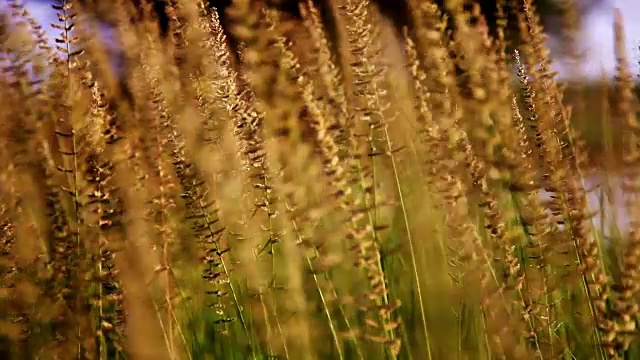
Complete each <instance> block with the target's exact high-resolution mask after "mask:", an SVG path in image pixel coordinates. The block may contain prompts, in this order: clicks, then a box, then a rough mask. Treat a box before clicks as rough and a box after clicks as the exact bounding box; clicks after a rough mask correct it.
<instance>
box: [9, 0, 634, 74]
mask: <svg viewBox="0 0 640 360" xmlns="http://www.w3.org/2000/svg"><path fill="white" fill-rule="evenodd" d="M4 1H6V0H0V2H4ZM23 3H24V4H25V5H26V6H27V8H28V9H29V11H30V12H31V14H32V16H33V17H35V18H36V19H38V20H39V21H40V22H41V23H42V24H47V25H45V28H46V29H47V31H48V32H49V33H50V34H51V36H52V38H53V37H54V36H55V35H56V31H57V30H55V29H53V28H51V26H49V25H48V24H49V23H50V22H51V21H52V20H55V18H56V16H55V10H53V9H52V8H51V6H50V5H49V2H48V1H45V2H42V1H37V0H23ZM615 7H618V8H620V9H621V10H622V14H623V16H624V19H625V29H626V42H627V54H628V55H629V57H630V59H629V61H630V63H631V64H632V65H633V66H634V68H633V69H632V70H634V73H638V63H639V62H640V51H638V47H639V46H640V0H608V1H605V2H604V4H603V5H601V6H599V7H598V8H596V9H594V10H593V11H592V12H591V13H590V14H589V15H588V16H587V17H586V18H585V19H584V26H583V29H582V31H581V34H580V41H581V45H582V46H583V49H584V50H585V51H586V55H587V56H586V61H585V63H584V65H583V69H584V71H583V75H582V78H586V79H590V80H597V79H599V78H601V76H602V72H601V69H604V70H605V73H606V74H607V75H608V76H609V77H610V76H611V75H612V74H613V72H614V70H615V57H614V53H613V27H612V24H613V13H614V8H615ZM565 68H566V67H564V66H563V63H562V61H561V59H559V60H557V61H556V70H558V72H559V75H560V77H564V78H566V77H567V71H565Z"/></svg>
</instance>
